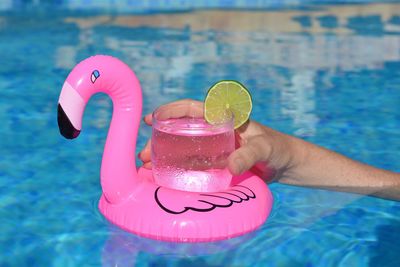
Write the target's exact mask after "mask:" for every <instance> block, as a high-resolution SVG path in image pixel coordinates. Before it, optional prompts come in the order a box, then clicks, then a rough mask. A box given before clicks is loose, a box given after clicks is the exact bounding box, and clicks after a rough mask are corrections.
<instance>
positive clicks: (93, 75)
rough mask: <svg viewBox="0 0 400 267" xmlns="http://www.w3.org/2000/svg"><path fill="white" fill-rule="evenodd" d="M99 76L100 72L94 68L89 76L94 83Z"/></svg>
mask: <svg viewBox="0 0 400 267" xmlns="http://www.w3.org/2000/svg"><path fill="white" fill-rule="evenodd" d="M99 77H100V72H99V71H98V70H94V71H93V72H92V75H91V76H90V80H91V81H92V83H94V82H95V81H96V80H97V78H99Z"/></svg>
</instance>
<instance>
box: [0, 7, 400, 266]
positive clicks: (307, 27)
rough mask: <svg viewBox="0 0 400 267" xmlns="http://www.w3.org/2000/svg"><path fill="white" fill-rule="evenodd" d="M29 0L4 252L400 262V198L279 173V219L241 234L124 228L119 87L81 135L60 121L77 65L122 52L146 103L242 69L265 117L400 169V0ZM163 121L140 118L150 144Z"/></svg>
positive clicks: (0, 163)
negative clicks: (109, 194) (113, 165)
mask: <svg viewBox="0 0 400 267" xmlns="http://www.w3.org/2000/svg"><path fill="white" fill-rule="evenodd" d="M6 2H7V1H6ZM6 2H5V3H6ZM15 2H18V3H20V4H19V5H22V6H23V4H21V3H22V2H19V1H15ZM33 2H35V3H37V2H38V1H33ZM33 2H32V5H34V4H33ZM59 2H60V3H61V1H59ZM65 2H68V1H65ZM71 2H74V1H71ZM77 2H79V1H75V3H77ZM87 2H88V3H89V2H90V1H87ZM228 2H229V1H227V2H226V4H227V5H228V4H229V3H228ZM232 2H233V1H232ZM289 2H291V3H294V2H296V1H289ZM274 3H275V2H274ZM20 7H21V6H18V4H16V6H12V5H11V6H6V7H4V6H3V7H1V6H0V10H2V11H0V122H1V127H0V151H1V156H0V231H1V234H0V266H193V267H194V266H213V267H215V266H400V258H399V256H398V255H400V217H399V215H400V203H399V202H394V201H389V200H383V199H378V198H373V197H367V196H359V195H354V194H348V193H340V192H332V191H324V190H316V189H307V188H300V187H292V186H287V185H280V184H272V185H270V188H271V190H272V192H273V195H274V198H275V204H274V207H273V211H272V214H271V216H270V217H269V219H268V221H267V222H266V223H265V224H264V225H263V226H262V227H261V228H260V229H259V230H258V231H256V232H254V233H252V234H249V235H246V236H243V237H240V238H234V239H231V240H227V241H223V242H216V243H205V244H171V243H163V242H157V241H152V240H148V239H144V238H140V237H137V236H134V235H131V234H128V233H125V232H123V231H122V230H119V229H118V228H116V227H114V226H112V225H110V224H109V223H108V222H107V221H106V220H105V219H104V218H103V217H102V216H101V214H100V213H99V212H98V210H97V201H98V199H99V197H100V194H101V188H100V184H99V169H100V161H101V156H102V150H103V146H104V141H105V137H106V133H107V126H108V123H109V120H110V118H111V102H110V100H109V99H108V98H107V97H105V96H104V95H98V96H95V97H94V98H93V99H91V100H90V102H89V105H88V107H87V109H86V112H85V115H84V120H83V131H82V133H81V135H80V136H79V138H78V139H76V140H74V141H68V140H65V139H63V138H62V137H61V136H60V134H59V132H58V127H57V122H56V109H57V101H58V96H59V92H60V90H61V87H62V84H63V82H64V80H65V78H66V76H67V74H68V73H69V71H70V70H71V68H72V67H73V66H74V65H75V64H76V63H77V62H79V61H80V60H82V59H84V58H86V57H88V56H90V55H93V54H110V55H114V56H117V57H119V58H121V59H122V60H124V61H125V62H127V63H128V64H129V65H130V66H131V67H132V69H133V70H134V71H135V72H136V74H137V75H138V77H139V79H140V81H141V84H142V87H143V93H144V112H146V113H148V112H151V111H152V110H153V109H154V108H155V107H157V106H159V105H160V104H163V103H166V102H169V101H173V100H177V99H181V98H194V99H199V100H201V99H202V98H203V96H204V95H205V92H206V90H207V89H208V87H209V86H210V85H212V84H213V83H215V82H216V81H218V80H221V79H235V80H239V81H241V82H242V83H243V84H245V85H246V86H247V87H248V88H249V89H250V91H251V93H252V95H253V99H254V111H253V114H252V118H253V119H254V120H257V121H259V122H262V123H264V124H266V125H268V126H270V127H272V128H275V129H278V130H280V131H283V132H286V133H289V134H293V135H296V136H298V137H301V138H304V139H306V140H308V141H311V142H314V143H316V144H319V145H321V146H324V147H327V148H329V149H332V150H335V151H338V152H340V153H343V154H345V155H347V156H349V157H351V158H354V159H356V160H359V161H362V162H365V163H368V164H372V165H374V166H376V167H380V168H385V169H388V170H392V171H400V152H399V151H400V136H399V126H400V108H399V107H400V4H399V3H387V4H373V3H371V4H357V5H352V4H346V5H343V4H341V5H321V4H319V5H316V6H312V5H309V6H307V7H304V6H302V7H299V6H293V5H290V6H285V5H283V6H280V5H277V6H274V7H273V8H268V6H266V7H265V8H263V9H260V10H258V11H257V10H255V9H254V8H252V9H250V10H249V9H226V10H222V9H218V10H214V9H206V10H204V9H202V10H187V11H180V12H174V11H173V9H172V10H164V11H154V10H151V11H146V8H144V9H141V10H140V12H139V13H136V14H133V13H135V12H133V11H132V10H109V9H101V8H102V7H100V9H99V8H96V10H95V11H91V10H90V9H79V5H78V7H77V6H72V7H71V8H69V7H68V6H67V5H64V6H61V7H60V6H52V5H47V6H45V8H44V9H42V8H40V6H37V5H34V6H29V5H28V7H27V6H23V7H26V8H20ZM123 11H124V12H123ZM130 11H132V12H130ZM119 12H121V13H119ZM122 13H123V14H122ZM149 135H150V129H149V128H148V127H146V126H145V125H142V127H141V129H140V132H139V141H138V147H139V148H141V147H143V145H144V144H145V142H146V140H147V138H148V137H149Z"/></svg>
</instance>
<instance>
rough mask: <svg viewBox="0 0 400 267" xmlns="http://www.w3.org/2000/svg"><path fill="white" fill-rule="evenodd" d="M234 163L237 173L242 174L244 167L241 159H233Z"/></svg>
mask: <svg viewBox="0 0 400 267" xmlns="http://www.w3.org/2000/svg"><path fill="white" fill-rule="evenodd" d="M235 165H236V170H237V172H238V174H242V172H243V167H244V164H243V161H242V160H241V159H235Z"/></svg>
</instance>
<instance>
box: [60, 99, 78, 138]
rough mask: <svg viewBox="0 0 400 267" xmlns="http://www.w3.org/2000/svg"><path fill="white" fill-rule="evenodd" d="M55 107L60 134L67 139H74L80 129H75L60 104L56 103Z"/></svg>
mask: <svg viewBox="0 0 400 267" xmlns="http://www.w3.org/2000/svg"><path fill="white" fill-rule="evenodd" d="M57 109H58V111H57V122H58V129H59V130H60V133H61V135H62V136H64V137H65V138H67V139H74V138H76V137H78V135H79V134H80V132H81V131H80V130H77V129H75V127H74V126H73V125H72V123H71V121H70V120H69V118H68V116H67V114H65V112H64V110H63V108H62V107H61V105H60V104H58V108H57Z"/></svg>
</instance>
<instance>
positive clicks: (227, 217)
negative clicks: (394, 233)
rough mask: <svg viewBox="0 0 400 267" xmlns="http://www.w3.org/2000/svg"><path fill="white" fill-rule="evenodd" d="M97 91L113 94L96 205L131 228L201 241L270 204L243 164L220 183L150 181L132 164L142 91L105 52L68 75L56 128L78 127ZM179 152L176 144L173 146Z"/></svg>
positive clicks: (261, 217)
mask: <svg viewBox="0 0 400 267" xmlns="http://www.w3.org/2000/svg"><path fill="white" fill-rule="evenodd" d="M98 92H103V93H106V94H108V95H109V96H110V97H111V99H112V102H113V116H112V120H111V125H110V129H109V132H108V136H107V141H106V144H105V148H104V154H103V160H102V165H101V174H100V176H101V177H100V179H101V187H102V190H103V195H102V196H101V198H100V203H99V209H100V212H101V213H102V214H103V215H104V216H105V217H106V218H107V219H108V220H109V221H111V222H112V223H114V224H116V225H118V226H119V227H121V228H123V229H125V230H127V231H129V232H133V233H135V234H138V235H141V236H145V237H149V238H153V239H159V240H166V241H179V242H202V241H214V240H221V239H225V238H230V237H234V236H238V235H241V234H244V233H247V232H250V231H252V230H255V229H256V228H257V227H259V226H260V225H261V224H263V223H264V221H265V220H266V218H267V216H268V215H269V213H270V211H271V207H272V195H271V192H270V191H269V189H268V187H267V186H266V184H265V183H264V182H263V181H262V180H261V179H260V178H259V177H257V176H255V175H254V174H252V173H250V172H247V173H245V174H243V175H241V176H238V177H234V178H233V180H232V185H231V187H230V188H228V189H227V190H225V191H221V192H213V193H201V192H200V193H199V192H187V191H179V190H175V189H171V188H166V187H161V186H159V185H157V184H155V182H154V180H153V177H152V172H151V170H147V169H144V168H139V169H136V166H135V158H134V155H135V149H136V138H137V133H138V129H139V122H140V119H141V112H142V91H141V88H140V84H139V81H138V79H137V78H136V76H135V74H134V73H133V72H132V70H131V69H130V68H129V67H128V66H127V65H126V64H124V63H123V62H121V61H120V60H118V59H116V58H113V57H111V56H101V55H98V56H93V57H90V58H88V59H86V60H84V61H82V62H81V63H79V64H78V65H77V66H76V67H75V68H74V69H73V70H72V71H71V73H70V74H69V76H68V77H67V79H66V81H65V83H64V85H63V88H62V91H61V95H60V99H59V104H58V124H59V128H60V132H61V134H62V135H63V136H64V137H66V138H68V139H72V138H75V137H77V136H78V135H79V133H80V131H81V126H82V116H83V111H84V108H85V106H86V103H87V102H88V100H89V98H90V97H91V96H92V95H93V94H95V93H98ZM176 153H179V151H176Z"/></svg>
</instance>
